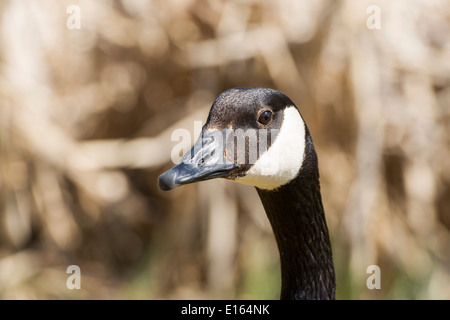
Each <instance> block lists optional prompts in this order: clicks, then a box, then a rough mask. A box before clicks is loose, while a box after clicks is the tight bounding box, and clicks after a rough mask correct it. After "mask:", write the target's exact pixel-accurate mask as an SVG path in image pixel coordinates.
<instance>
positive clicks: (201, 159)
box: [159, 129, 238, 191]
mask: <svg viewBox="0 0 450 320" xmlns="http://www.w3.org/2000/svg"><path fill="white" fill-rule="evenodd" d="M226 138H227V129H224V130H217V131H207V130H205V129H203V130H202V133H201V135H200V138H199V139H198V140H197V142H196V143H195V144H194V146H193V147H192V149H191V150H190V151H189V152H188V153H186V154H185V155H184V156H183V158H182V159H181V162H180V164H178V165H177V166H175V167H174V168H172V169H170V170H169V171H166V172H164V173H163V174H162V175H160V176H159V187H160V188H161V189H162V190H165V191H167V190H172V189H173V188H175V187H177V186H180V185H183V184H188V183H193V182H197V181H204V180H209V179H214V178H226V177H227V176H228V174H229V173H230V171H231V170H233V169H235V168H236V167H237V166H238V165H237V164H235V163H234V162H231V161H229V160H227V159H226V158H225V157H224V154H225V153H224V151H225V145H226Z"/></svg>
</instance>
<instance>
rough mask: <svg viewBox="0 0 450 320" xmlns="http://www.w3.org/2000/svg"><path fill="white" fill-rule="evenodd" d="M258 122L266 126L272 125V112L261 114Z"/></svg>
mask: <svg viewBox="0 0 450 320" xmlns="http://www.w3.org/2000/svg"><path fill="white" fill-rule="evenodd" d="M258 122H259V123H261V124H263V125H265V126H266V125H268V124H270V123H271V122H272V111H269V110H267V111H264V112H263V113H261V114H260V116H259V118H258Z"/></svg>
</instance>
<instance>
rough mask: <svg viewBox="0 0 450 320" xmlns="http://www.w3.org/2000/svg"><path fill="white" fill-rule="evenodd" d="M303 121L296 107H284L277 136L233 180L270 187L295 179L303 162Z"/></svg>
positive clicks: (260, 187)
mask: <svg viewBox="0 0 450 320" xmlns="http://www.w3.org/2000/svg"><path fill="white" fill-rule="evenodd" d="M304 152H305V123H304V121H303V119H302V117H301V116H300V113H299V112H298V110H297V108H296V107H293V106H291V107H287V108H286V109H285V110H284V120H283V123H282V125H281V128H280V131H279V133H278V136H277V138H276V139H275V141H274V142H272V145H271V146H270V148H269V149H268V150H267V151H266V152H264V153H263V154H261V155H260V157H259V159H258V160H257V161H256V162H255V164H254V165H253V166H252V167H251V168H250V169H249V170H248V171H247V173H246V175H245V176H243V177H240V178H236V179H235V180H234V181H236V182H239V183H242V184H246V185H251V186H255V187H258V188H259V189H267V190H273V189H276V188H278V187H280V186H282V185H284V184H286V183H288V182H289V181H291V180H292V179H294V178H295V177H296V176H297V174H298V172H299V171H300V168H301V166H302V163H303V156H304Z"/></svg>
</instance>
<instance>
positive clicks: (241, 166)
mask: <svg viewBox="0 0 450 320" xmlns="http://www.w3.org/2000/svg"><path fill="white" fill-rule="evenodd" d="M215 178H225V179H228V180H232V181H235V182H238V183H241V184H245V185H250V186H254V187H255V188H256V191H257V193H258V195H259V198H260V200H261V202H262V204H263V207H264V210H265V212H266V215H267V217H268V219H269V222H270V225H271V227H272V230H273V233H274V236H275V240H276V243H277V247H278V250H279V255H280V267H281V294H280V299H282V300H319V299H320V300H322V299H327V300H334V299H336V280H335V271H334V264H333V255H332V247H331V242H330V236H329V232H328V227H327V223H326V218H325V213H324V208H323V205H322V196H321V191H320V183H319V168H318V159H317V154H316V151H315V148H314V144H313V140H312V137H311V134H310V132H309V129H308V127H307V125H306V123H305V121H304V120H303V118H302V116H301V114H300V112H299V110H298V108H297V107H296V106H295V104H294V103H293V102H292V101H291V99H289V98H288V97H287V96H286V95H285V94H283V93H281V92H280V91H277V90H274V89H269V88H232V89H228V90H226V91H224V92H222V93H221V94H220V95H219V96H218V97H217V98H216V99H215V101H214V102H213V104H212V106H211V109H210V112H209V115H208V118H207V120H206V123H205V125H204V126H203V128H202V131H201V134H200V137H199V138H198V140H197V141H196V142H195V143H194V145H193V147H192V149H191V150H190V151H189V152H187V153H186V154H185V155H184V156H183V157H182V158H181V162H180V163H179V164H178V165H176V166H175V167H173V168H172V169H170V170H168V171H166V172H165V173H163V174H161V175H160V176H159V186H160V188H161V189H162V190H171V189H173V188H175V187H177V186H180V185H185V184H188V183H193V182H199V181H204V180H208V179H215Z"/></svg>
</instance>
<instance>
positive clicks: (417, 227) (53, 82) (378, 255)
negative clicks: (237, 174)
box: [0, 0, 450, 299]
mask: <svg viewBox="0 0 450 320" xmlns="http://www.w3.org/2000/svg"><path fill="white" fill-rule="evenodd" d="M239 86H246V87H250V86H258V87H271V88H274V89H277V90H280V91H282V92H284V93H286V94H287V95H288V96H289V97H290V98H291V99H292V100H293V101H294V102H295V103H296V105H297V106H298V107H299V109H300V111H301V113H302V115H303V117H304V119H305V120H306V122H307V123H308V126H309V129H310V131H311V133H312V136H313V139H314V142H315V145H316V150H317V153H318V156H319V166H320V174H321V187H322V196H323V202H324V208H325V212H326V216H327V221H328V226H329V229H330V234H331V238H332V243H333V248H334V259H335V266H336V273H337V295H338V298H339V299H450V161H449V159H450V2H449V1H438V0H436V1H419V0H417V1H406V0H399V1H387V0H385V1H383V0H376V1H364V0H348V1H332V0H315V1H297V0H282V1H275V0H271V1H258V0H234V1H225V0H211V1H200V0H170V1H163V0H154V1H138V0H121V1H120V0H117V1H106V0H104V1H87V0H86V1H81V0H79V1H77V0H71V1H56V0H41V1H31V0H26V1H25V0H21V1H14V0H4V1H1V2H0V298H2V299H222V298H225V299H278V298H279V292H280V270H279V257H278V251H277V248H276V243H275V240H274V237H273V234H272V230H271V228H270V226H269V223H268V221H267V218H266V216H265V213H264V210H263V208H262V205H261V203H260V201H259V198H258V196H257V194H256V191H255V190H254V188H252V187H248V186H243V185H239V184H237V183H233V182H230V181H226V180H223V179H220V180H212V181H207V182H202V183H198V184H193V185H188V186H183V187H181V188H177V189H175V190H173V191H170V192H163V191H161V190H160V189H159V188H158V183H157V178H158V175H160V174H161V173H162V172H164V171H165V170H167V169H169V168H170V167H172V166H173V165H174V164H173V162H172V161H171V153H172V148H173V147H174V146H175V145H176V144H178V143H179V141H178V140H177V139H176V140H175V141H173V140H174V139H172V133H173V132H174V130H175V129H185V130H189V132H191V134H192V140H191V141H185V143H186V144H187V147H189V145H190V144H192V143H193V142H194V140H195V139H196V138H197V137H196V136H195V133H194V121H202V122H203V123H204V121H205V120H206V117H207V113H208V111H209V108H210V106H211V104H212V102H213V100H214V98H215V97H216V96H217V95H218V94H219V93H221V92H222V91H223V90H226V89H228V88H231V87H239ZM197 134H198V133H197ZM69 265H78V266H79V267H80V270H81V290H76V289H75V290H69V289H68V288H67V286H66V280H67V279H68V277H69V276H70V274H68V273H66V270H67V267H68V266H69ZM370 265H378V266H379V267H380V270H381V289H374V290H369V289H368V288H367V286H366V280H367V278H368V277H369V276H370V275H371V274H368V273H367V268H368V267H369V266H370Z"/></svg>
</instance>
